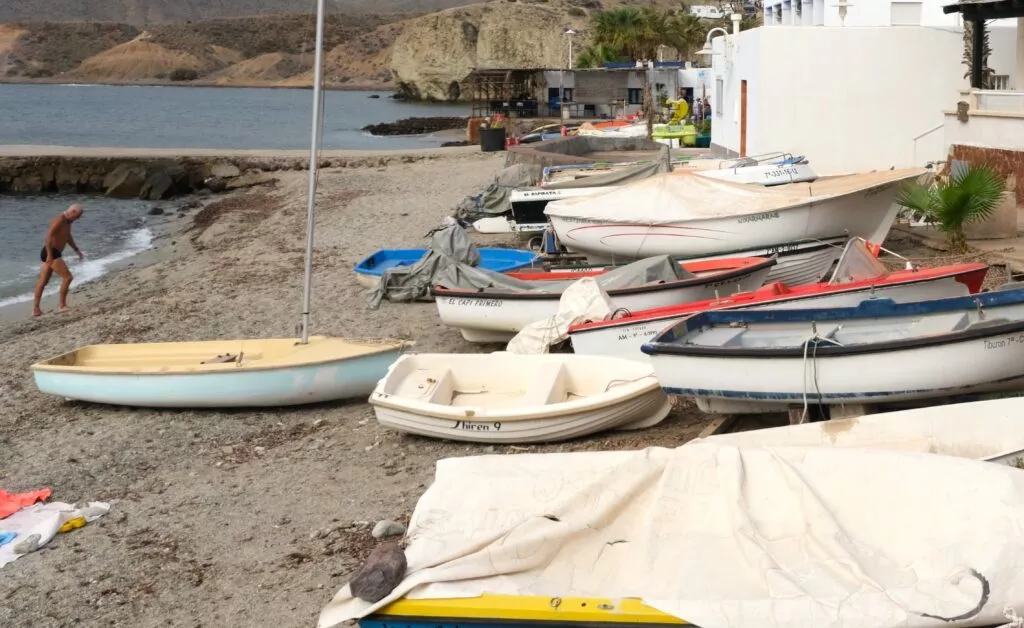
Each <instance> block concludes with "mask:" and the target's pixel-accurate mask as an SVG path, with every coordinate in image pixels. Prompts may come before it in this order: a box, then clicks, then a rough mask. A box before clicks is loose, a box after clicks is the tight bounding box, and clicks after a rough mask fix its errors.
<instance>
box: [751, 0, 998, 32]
mask: <svg viewBox="0 0 1024 628" xmlns="http://www.w3.org/2000/svg"><path fill="white" fill-rule="evenodd" d="M841 1H842V0H764V25H765V26H844V25H845V26H939V27H960V26H962V22H961V20H960V15H959V14H956V13H951V14H946V13H943V12H942V6H943V5H944V4H949V2H948V1H947V2H943V1H942V0H914V1H908V0H845V1H846V3H847V4H848V7H847V9H846V18H845V24H844V20H843V18H842V17H841V15H840V6H839V5H840V2H841ZM1014 22H1015V20H1014Z"/></svg>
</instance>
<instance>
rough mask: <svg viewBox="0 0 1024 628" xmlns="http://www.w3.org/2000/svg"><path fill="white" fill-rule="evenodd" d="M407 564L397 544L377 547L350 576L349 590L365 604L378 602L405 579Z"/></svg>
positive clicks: (385, 544)
mask: <svg viewBox="0 0 1024 628" xmlns="http://www.w3.org/2000/svg"><path fill="white" fill-rule="evenodd" d="M408 566H409V563H408V562H407V561H406V558H405V552H404V551H403V550H402V547H401V545H399V544H398V543H383V544H381V545H378V546H377V547H375V548H374V549H373V551H372V552H370V555H369V556H367V558H366V562H365V563H363V565H362V566H361V567H360V568H359V570H358V571H356V573H355V575H354V576H352V581H351V582H349V590H350V591H351V592H352V595H354V596H355V597H357V598H359V599H361V600H364V601H366V602H371V603H373V602H379V601H380V600H382V599H384V598H385V597H387V595H388V594H389V593H391V592H392V591H393V590H394V589H395V587H397V586H398V585H399V584H400V583H401V582H402V578H404V577H405V570H406V569H407V568H408Z"/></svg>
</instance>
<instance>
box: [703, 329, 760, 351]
mask: <svg viewBox="0 0 1024 628" xmlns="http://www.w3.org/2000/svg"><path fill="white" fill-rule="evenodd" d="M746 331H747V328H746V327H712V328H711V329H706V330H704V331H703V332H701V333H700V335H698V336H697V337H696V338H694V339H693V340H692V341H691V343H692V344H695V345H700V346H704V347H726V346H736V345H738V344H740V342H739V339H740V336H742V335H743V334H744V333H746Z"/></svg>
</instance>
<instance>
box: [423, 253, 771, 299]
mask: <svg viewBox="0 0 1024 628" xmlns="http://www.w3.org/2000/svg"><path fill="white" fill-rule="evenodd" d="M739 259H750V260H754V259H760V260H761V261H760V262H756V263H746V264H742V265H736V266H732V267H730V268H728V269H726V270H722V271H720V272H717V273H712V274H708V275H704V276H696V277H687V278H685V279H678V280H676V281H665V282H661V283H645V284H641V285H639V286H630V287H626V288H619V289H615V290H607V291H605V292H606V293H607V294H608V296H609V297H617V296H630V295H640V294H648V293H652V292H662V291H665V290H673V289H678V288H692V287H700V286H702V285H704V284H712V283H719V282H723V281H730V280H734V279H741V278H743V277H746V276H750V275H753V274H754V273H757V272H758V271H761V270H764V269H767V268H771V267H772V266H775V265H776V264H777V263H778V260H777V259H776V256H775V255H773V256H771V257H749V258H739ZM709 261H718V260H709ZM721 261H725V260H721ZM619 268H622V267H621V266H620V267H619ZM552 272H554V271H552ZM605 272H610V271H608V270H603V271H597V272H596V273H595V274H594V275H586V274H581V273H578V272H577V273H566V274H568V275H575V276H576V277H577V279H582V278H584V277H592V276H599V275H601V274H604V273H605ZM537 274H540V273H537ZM581 275H582V276H581ZM566 279H567V280H568V279H571V277H566ZM564 292H565V290H564V289H563V290H561V291H559V292H529V291H525V290H523V291H516V292H512V291H509V292H504V291H497V290H488V289H482V290H473V291H471V290H466V289H458V288H447V287H445V286H442V285H432V286H430V294H431V296H433V297H454V298H463V299H503V300H504V299H507V300H512V301H557V300H560V299H561V298H562V294H564Z"/></svg>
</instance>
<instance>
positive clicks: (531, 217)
mask: <svg viewBox="0 0 1024 628" xmlns="http://www.w3.org/2000/svg"><path fill="white" fill-rule="evenodd" d="M616 187H618V186H595V187H579V188H521V189H517V190H512V191H511V192H510V193H509V195H508V202H509V207H510V208H511V210H510V217H509V219H508V220H509V222H510V223H511V224H510V229H511V231H513V232H515V233H539V232H541V231H544V229H546V228H547V226H548V218H547V216H545V215H544V208H545V207H547V206H548V203H550V202H551V201H557V200H560V199H564V198H576V197H579V196H592V195H594V194H601V193H603V192H607V191H609V190H613V189H615V188H616Z"/></svg>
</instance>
